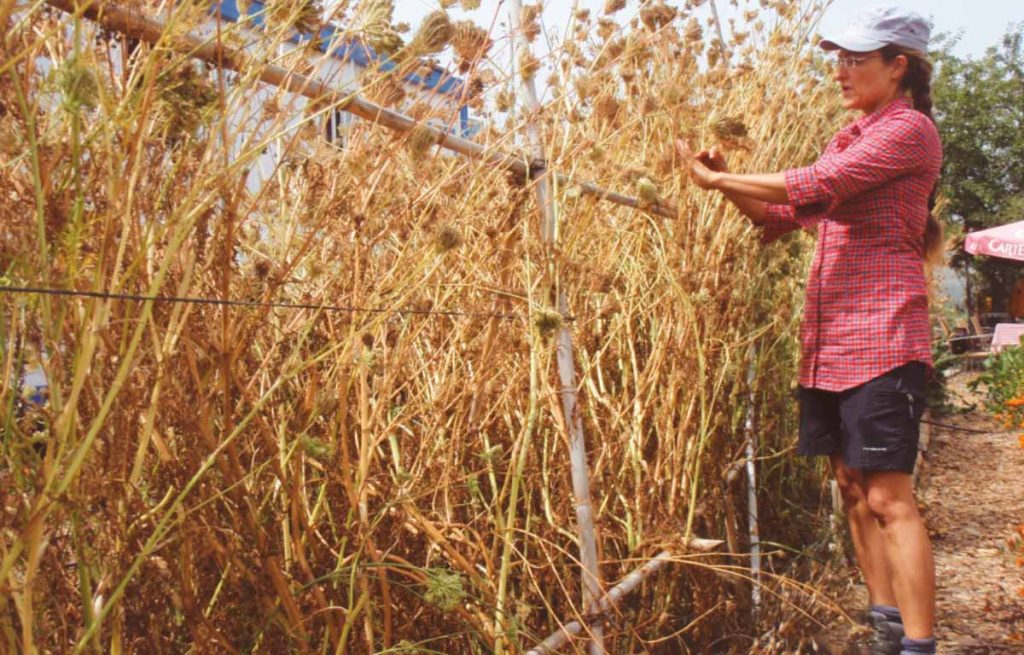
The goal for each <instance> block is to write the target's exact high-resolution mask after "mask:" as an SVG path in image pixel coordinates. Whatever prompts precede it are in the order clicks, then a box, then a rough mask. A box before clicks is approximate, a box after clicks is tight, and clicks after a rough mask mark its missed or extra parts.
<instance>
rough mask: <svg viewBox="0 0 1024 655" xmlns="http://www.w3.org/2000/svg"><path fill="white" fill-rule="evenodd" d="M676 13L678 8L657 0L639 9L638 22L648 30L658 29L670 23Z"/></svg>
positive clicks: (677, 13)
mask: <svg viewBox="0 0 1024 655" xmlns="http://www.w3.org/2000/svg"><path fill="white" fill-rule="evenodd" d="M678 15H679V10H678V9H676V8H675V7H669V6H668V5H667V4H665V3H664V2H662V1H659V2H656V3H653V4H649V5H647V6H646V7H644V8H643V9H641V10H640V22H642V23H643V24H644V27H646V28H647V29H649V30H658V29H661V28H662V27H665V26H666V25H668V24H669V23H671V22H672V21H673V20H675V18H676V16H678Z"/></svg>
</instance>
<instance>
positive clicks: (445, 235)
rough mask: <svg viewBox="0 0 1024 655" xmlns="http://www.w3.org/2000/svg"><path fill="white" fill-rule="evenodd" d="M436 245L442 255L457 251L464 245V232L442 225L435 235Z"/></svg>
mask: <svg viewBox="0 0 1024 655" xmlns="http://www.w3.org/2000/svg"><path fill="white" fill-rule="evenodd" d="M434 245H435V246H436V248H437V251H438V252H440V253H446V252H450V251H452V250H455V249H456V248H458V247H459V246H461V245H462V232H459V230H458V228H456V227H454V226H452V225H442V226H441V227H439V228H438V229H437V232H436V234H435V235H434Z"/></svg>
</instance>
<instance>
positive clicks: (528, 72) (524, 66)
mask: <svg viewBox="0 0 1024 655" xmlns="http://www.w3.org/2000/svg"><path fill="white" fill-rule="evenodd" d="M538 70H540V60H539V59H537V58H536V57H534V56H533V55H532V54H530V52H529V51H528V50H523V52H522V53H521V54H520V55H519V75H520V76H522V78H523V79H524V80H528V79H531V78H533V77H534V76H535V75H536V74H537V71H538Z"/></svg>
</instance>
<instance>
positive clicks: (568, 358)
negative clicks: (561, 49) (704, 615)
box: [510, 0, 606, 655]
mask: <svg viewBox="0 0 1024 655" xmlns="http://www.w3.org/2000/svg"><path fill="white" fill-rule="evenodd" d="M510 9H511V13H512V29H513V30H514V31H515V33H516V37H517V38H516V45H517V48H516V50H517V51H518V52H519V55H518V57H517V61H522V60H523V59H524V58H526V57H532V56H533V54H532V53H531V51H530V42H529V40H528V39H527V38H526V34H525V32H524V30H523V26H522V12H523V3H522V0H512V2H511V3H510ZM521 88H522V92H523V100H524V102H525V104H526V112H527V116H526V119H525V120H524V125H525V127H526V137H527V140H528V142H529V147H530V154H531V156H532V157H534V158H535V159H538V160H544V143H543V139H542V136H541V132H540V129H539V128H538V126H537V120H536V119H537V116H538V114H539V113H540V110H541V106H540V100H539V99H538V98H537V86H536V82H535V80H534V76H533V75H532V74H531V75H526V76H524V78H523V80H522V81H521ZM536 193H537V208H538V211H539V212H540V216H541V238H542V239H543V241H544V244H545V246H546V247H547V248H548V249H550V248H551V247H552V246H553V245H554V244H555V241H556V240H557V235H558V211H557V207H556V205H555V199H554V194H553V193H552V189H551V186H550V183H549V178H548V177H546V176H545V177H540V178H539V179H537V185H536ZM550 266H551V270H550V271H549V273H550V275H551V280H552V281H553V282H554V285H555V287H556V289H557V291H556V293H557V295H558V311H559V313H561V314H562V316H563V317H565V316H568V314H569V312H568V301H567V299H566V294H565V290H564V289H563V288H561V287H560V285H559V284H558V271H557V268H556V265H555V264H554V263H552V264H550ZM555 343H556V346H555V348H556V350H555V356H556V359H557V360H558V377H559V382H560V384H561V389H560V390H559V394H560V395H561V398H562V413H563V415H564V417H565V427H566V430H567V431H568V433H569V470H570V473H571V475H572V490H573V496H574V497H575V500H576V529H577V532H578V533H579V540H580V569H581V571H580V573H581V575H580V578H581V580H580V583H581V586H582V596H583V602H582V605H581V607H582V608H583V612H588V611H590V608H591V607H592V606H593V604H594V603H595V602H596V601H597V599H598V598H600V597H601V571H600V569H599V567H598V562H597V531H596V529H595V528H594V511H593V505H592V503H591V500H590V471H589V468H588V466H587V446H586V440H585V439H584V435H583V420H582V418H581V416H580V413H579V411H578V407H577V406H578V402H577V391H576V365H575V362H574V361H573V352H572V334H571V333H570V332H569V328H568V327H566V326H565V324H564V323H563V325H562V326H561V327H560V328H559V329H558V334H557V337H556V341H555ZM590 636H591V638H592V640H591V642H590V644H589V650H590V654H591V655H603V654H604V653H605V652H606V651H605V647H604V630H603V628H602V627H601V625H599V624H598V625H593V626H590Z"/></svg>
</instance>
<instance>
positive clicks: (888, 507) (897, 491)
mask: <svg viewBox="0 0 1024 655" xmlns="http://www.w3.org/2000/svg"><path fill="white" fill-rule="evenodd" d="M908 477H909V476H908ZM866 500H867V507H868V510H869V511H870V512H871V514H872V515H874V517H875V518H876V519H878V521H879V523H881V524H882V525H883V526H885V525H887V524H891V523H894V522H896V521H899V520H901V519H907V518H912V517H914V516H917V504H916V502H915V500H914V492H913V487H912V486H911V484H910V483H909V481H907V480H902V479H900V478H898V477H895V474H893V475H886V476H877V475H873V476H871V477H870V478H869V479H868V481H867V498H866Z"/></svg>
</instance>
